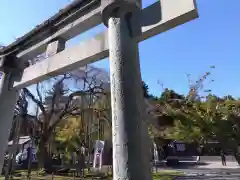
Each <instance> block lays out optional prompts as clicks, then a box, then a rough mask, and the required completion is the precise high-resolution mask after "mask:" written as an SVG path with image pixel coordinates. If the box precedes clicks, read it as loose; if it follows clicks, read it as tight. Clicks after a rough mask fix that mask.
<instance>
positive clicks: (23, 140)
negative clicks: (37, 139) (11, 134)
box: [8, 136, 31, 146]
mask: <svg viewBox="0 0 240 180" xmlns="http://www.w3.org/2000/svg"><path fill="white" fill-rule="evenodd" d="M30 140H31V138H30V136H21V137H20V138H19V141H18V143H17V144H18V145H22V144H25V143H27V142H29V141H30ZM11 145H13V140H12V141H9V142H8V146H11Z"/></svg>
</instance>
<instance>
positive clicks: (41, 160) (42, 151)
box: [38, 139, 48, 169]
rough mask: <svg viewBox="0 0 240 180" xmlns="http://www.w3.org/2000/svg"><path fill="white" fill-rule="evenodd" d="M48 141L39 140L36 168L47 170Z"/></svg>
mask: <svg viewBox="0 0 240 180" xmlns="http://www.w3.org/2000/svg"><path fill="white" fill-rule="evenodd" d="M47 149H48V141H46V140H45V139H41V140H40V142H39V152H38V168H39V169H47V164H48V151H47Z"/></svg>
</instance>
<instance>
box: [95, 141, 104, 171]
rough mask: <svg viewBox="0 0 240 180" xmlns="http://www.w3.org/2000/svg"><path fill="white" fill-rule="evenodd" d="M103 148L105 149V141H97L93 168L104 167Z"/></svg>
mask: <svg viewBox="0 0 240 180" xmlns="http://www.w3.org/2000/svg"><path fill="white" fill-rule="evenodd" d="M103 150H104V141H99V140H97V141H96V142H95V148H94V159H93V168H96V169H101V168H102V156H103Z"/></svg>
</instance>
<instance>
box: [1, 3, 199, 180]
mask: <svg viewBox="0 0 240 180" xmlns="http://www.w3.org/2000/svg"><path fill="white" fill-rule="evenodd" d="M197 17H198V13H197V9H196V4H195V0H160V1H158V2H156V3H154V4H152V5H150V6H148V7H146V8H145V9H141V0H76V1H74V2H73V3H72V4H71V5H69V6H68V7H66V8H65V9H63V10H61V11H60V12H59V13H57V14H56V15H55V16H53V17H52V18H50V19H49V20H47V21H45V22H44V23H43V24H41V25H40V26H38V27H36V28H35V29H34V30H32V31H31V32H29V33H27V34H26V35H25V36H23V37H22V38H20V39H18V40H17V41H16V42H14V43H12V44H10V45H9V46H7V47H5V48H3V49H1V50H0V58H1V66H0V68H1V69H0V70H1V73H0V114H1V118H0V128H1V130H0V143H1V146H0V166H2V164H3V154H4V150H5V147H6V145H7V139H8V135H9V131H10V128H11V125H12V117H13V110H14V106H15V103H16V100H17V98H18V90H19V89H21V88H23V87H26V86H28V85H31V84H35V83H37V82H40V81H43V80H46V79H48V78H50V77H53V76H56V75H59V74H62V73H64V72H66V71H71V70H74V69H76V68H78V67H80V66H84V65H87V64H89V63H91V62H94V61H98V60H101V59H103V58H106V57H108V56H109V60H110V78H111V94H112V95H111V99H112V117H113V119H112V121H113V123H112V124H113V125H112V131H113V132H112V134H113V177H114V180H126V179H131V180H149V179H152V177H151V171H150V163H149V156H148V155H149V149H148V144H147V142H148V141H147V129H146V127H145V125H144V123H143V116H144V109H143V97H142V92H141V73H140V67H139V54H138V42H141V41H143V40H146V39H148V38H150V37H152V36H154V35H157V34H159V33H162V32H164V31H168V30H169V29H171V28H174V27H176V26H178V25H181V24H184V23H186V22H188V21H190V20H193V19H195V18H197ZM101 22H103V23H104V24H105V25H106V26H107V27H108V30H107V31H106V32H103V33H100V34H98V35H96V36H95V37H93V38H91V39H89V40H87V41H85V42H82V43H80V44H79V45H76V46H74V47H72V48H68V49H65V42H66V41H67V40H69V39H71V38H73V37H75V36H76V35H78V34H80V33H82V32H84V31H86V30H88V29H90V28H92V27H94V26H96V25H98V24H100V23H101ZM44 52H46V54H47V56H48V58H47V59H45V60H44V61H42V62H39V63H36V64H34V65H32V66H29V67H26V66H25V64H26V62H27V61H28V60H29V59H32V58H34V57H36V56H37V55H39V54H41V53H44Z"/></svg>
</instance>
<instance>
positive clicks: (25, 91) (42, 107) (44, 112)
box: [23, 88, 47, 118]
mask: <svg viewBox="0 0 240 180" xmlns="http://www.w3.org/2000/svg"><path fill="white" fill-rule="evenodd" d="M23 92H24V93H25V94H26V95H27V96H28V97H29V98H31V100H32V101H33V102H34V103H36V104H37V106H38V107H39V108H40V110H41V111H42V113H43V116H44V118H46V117H47V113H46V110H45V108H44V106H43V103H42V102H41V101H40V100H38V99H36V98H35V96H34V95H33V94H32V93H31V92H30V91H29V90H28V89H27V88H23Z"/></svg>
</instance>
